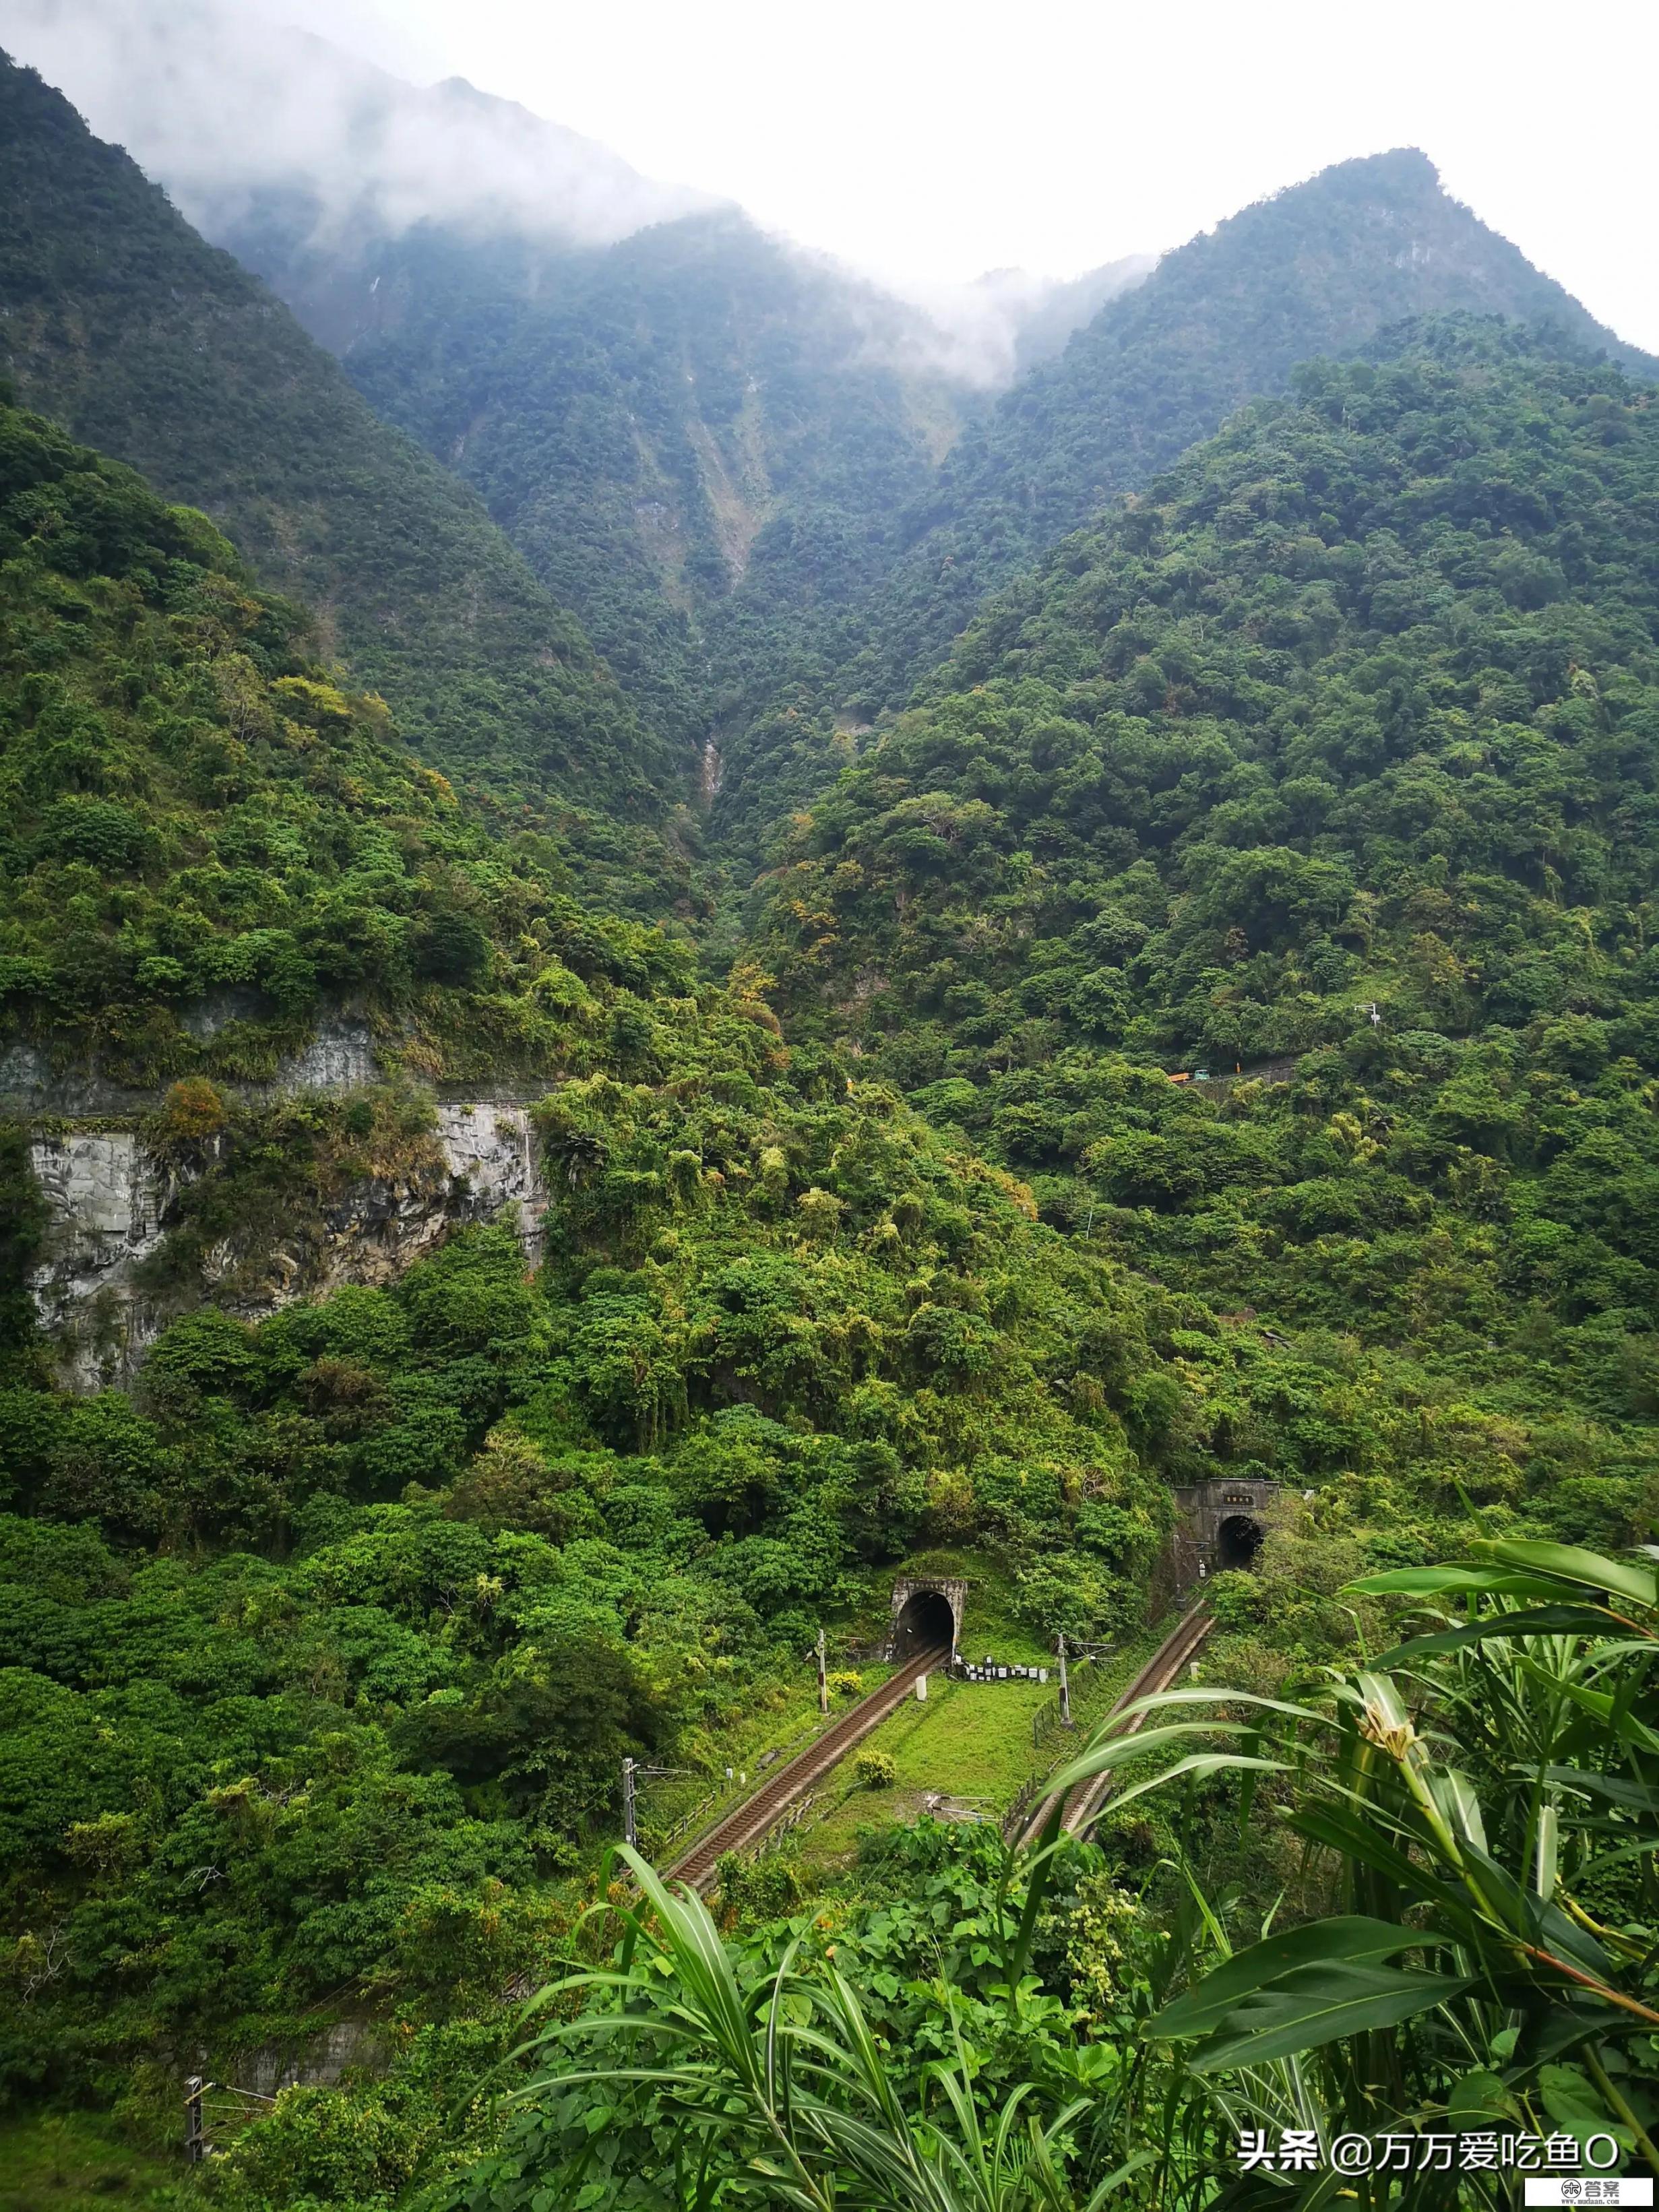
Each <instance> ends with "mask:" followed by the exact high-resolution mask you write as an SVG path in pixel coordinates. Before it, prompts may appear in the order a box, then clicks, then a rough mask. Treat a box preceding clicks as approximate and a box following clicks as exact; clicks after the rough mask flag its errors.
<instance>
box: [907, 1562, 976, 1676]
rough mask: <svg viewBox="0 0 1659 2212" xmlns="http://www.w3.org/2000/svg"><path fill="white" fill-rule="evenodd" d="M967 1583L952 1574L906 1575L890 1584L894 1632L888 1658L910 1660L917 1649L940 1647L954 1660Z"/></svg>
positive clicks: (936, 1648)
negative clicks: (931, 1575)
mask: <svg viewBox="0 0 1659 2212" xmlns="http://www.w3.org/2000/svg"><path fill="white" fill-rule="evenodd" d="M967 1602H968V1585H967V1583H965V1582H958V1581H957V1580H956V1579H955V1577H950V1576H941V1577H938V1578H937V1579H935V1578H933V1577H915V1578H912V1577H908V1576H907V1577H904V1578H903V1579H902V1580H901V1581H899V1582H896V1583H894V1585H893V1632H892V1636H891V1638H890V1642H889V1644H888V1647H887V1656H888V1657H889V1658H890V1659H911V1658H914V1657H915V1655H916V1654H917V1652H919V1651H934V1650H939V1648H940V1647H941V1646H943V1647H944V1648H945V1650H948V1651H949V1652H950V1654H951V1657H952V1658H953V1659H954V1658H955V1656H956V1654H957V1644H958V1643H959V1642H960V1641H961V1638H962V1616H963V1609H964V1607H966V1605H967Z"/></svg>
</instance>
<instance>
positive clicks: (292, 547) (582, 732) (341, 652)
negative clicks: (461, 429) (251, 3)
mask: <svg viewBox="0 0 1659 2212" xmlns="http://www.w3.org/2000/svg"><path fill="white" fill-rule="evenodd" d="M0 123H3V130H0V164H3V167H0V191H3V193H4V197H5V202H6V205H7V207H8V210H9V214H10V216H11V218H12V219H11V221H10V222H9V223H8V226H7V228H6V233H5V237H4V240H3V243H0V303H3V306H4V308H5V349H4V358H3V367H4V368H5V370H6V372H7V373H8V374H9V375H10V376H11V377H12V378H13V380H15V384H16V386H17V388H18V391H19V393H20V396H21V397H22V398H24V399H25V400H27V401H29V402H31V403H33V404H36V405H38V406H40V408H41V409H42V410H43V411H45V412H46V413H48V414H50V415H52V416H53V417H54V418H55V419H57V420H58V421H60V422H63V423H64V427H65V428H67V429H69V430H70V432H71V433H72V434H73V435H77V436H82V437H85V438H87V439H89V440H90V441H92V442H93V443H94V444H95V445H96V446H98V447H100V449H102V450H105V451H107V452H109V453H113V454H115V455H117V456H118V457H119V458H120V459H125V460H127V461H130V462H131V464H132V465H135V466H136V467H137V468H139V469H140V470H141V471H143V473H144V474H145V475H146V476H147V477H149V479H150V480H151V481H152V482H153V483H155V484H156V485H157V486H158V488H160V489H161V490H162V491H163V492H165V493H166V494H167V495H168V496H169V497H172V498H175V499H181V500H185V501H189V502H190V503H191V504H192V505H194V506H197V507H202V508H204V510H205V511H206V512H207V513H210V515H211V516H212V517H213V518H214V520H216V522H217V523H218V524H219V525H220V526H221V527H222V529H224V530H225V531H226V532H227V533H228V535H229V536H230V537H231V538H232V539H233V541H234V543H235V544H236V545H237V547H238V549H239V550H240V552H241V553H242V554H243V555H244V556H245V557H246V559H248V560H249V561H250V562H252V565H253V567H254V568H255V570H256V572H257V573H258V575H259V576H260V578H261V580H263V581H264V583H265V584H266V585H267V586H274V587H276V588H277V589H281V590H286V591H288V592H291V593H293V594H295V596H297V597H300V598H301V599H305V600H306V601H307V603H308V604H309V605H311V606H312V607H313V609H314V610H315V617H316V619H317V620H318V622H319V626H320V629H321V631H322V634H323V641H324V644H325V649H326V650H327V651H328V652H329V653H331V654H335V655H337V656H338V657H340V658H341V659H343V660H344V661H345V662H346V663H347V665H349V669H350V671H351V673H352V676H353V677H354V678H355V679H356V682H358V683H359V684H364V685H368V686H372V687H374V688H375V689H377V690H380V691H381V692H383V693H384V694H385V696H386V698H387V700H388V702H389V703H390V704H391V705H392V708H393V710H394V712H395V713H396V714H397V715H398V719H399V721H400V723H401V724H402V725H403V726H404V729H405V731H406V732H407V733H408V734H409V735H410V738H411V739H412V740H413V741H414V742H416V743H417V744H419V745H420V746H421V747H422V749H423V750H425V751H426V752H427V754H428V757H429V758H430V759H431V760H432V762H433V763H434V764H435V765H436V766H439V767H441V768H443V769H447V770H448V771H449V772H451V773H452V774H453V775H455V776H456V777H457V778H459V779H462V780H465V781H471V782H473V783H475V784H477V786H478V787H480V788H481V789H484V790H488V791H489V792H491V793H493V794H494V795H495V797H496V798H497V799H500V800H501V801H503V802H506V803H509V804H512V803H518V804H524V803H528V804H529V805H532V807H533V808H536V809H542V808H544V806H545V804H546V801H547V799H548V798H549V796H550V795H554V796H556V797H562V799H564V800H565V801H566V802H567V805H568V802H569V801H570V800H571V799H573V798H574V799H580V802H581V803H582V804H583V805H587V806H592V807H595V808H599V809H604V808H609V809H611V811H615V812H616V813H617V814H620V815H623V816H627V815H633V816H635V817H641V816H648V815H650V814H652V813H653V812H658V811H660V809H661V806H662V804H663V798H662V794H663V791H664V789H665V787H667V788H669V789H672V788H673V787H675V786H676V784H677V783H678V781H681V780H683V777H684V772H685V770H684V763H683V762H682V761H681V760H680V759H679V758H678V756H677V752H676V750H675V748H674V746H673V745H672V744H671V743H669V742H668V741H666V740H665V739H662V738H658V737H655V736H654V735H653V734H651V733H649V732H647V731H646V730H645V728H644V727H643V726H641V724H640V722H639V721H638V720H637V718H636V717H635V714H634V713H633V712H632V710H631V708H629V704H628V702H627V701H626V699H625V698H624V697H623V695H622V693H621V692H620V691H619V690H618V689H617V686H616V684H615V683H614V681H613V680H612V679H611V678H609V676H608V675H607V674H606V673H605V671H604V670H603V668H602V667H601V666H600V665H599V663H598V662H597V660H596V659H595V657H594V655H593V653H592V647H590V646H589V645H588V643H587V641H586V638H585V637H584V635H582V632H581V630H580V627H579V625H578V624H577V623H576V622H575V621H574V618H573V617H571V616H570V615H568V613H566V612H564V611H562V610H561V609H560V608H558V607H557V606H556V605H555V604H554V603H553V602H552V601H551V600H550V599H549V598H548V597H547V596H546V594H545V593H544V592H543V591H542V590H541V588H540V587H539V586H538V585H537V584H536V582H535V581H534V580H533V579H532V576H531V575H530V574H529V572H528V570H527V569H526V567H525V565H524V563H523V561H522V559H521V558H520V556H519V555H517V554H516V553H515V552H514V551H513V550H512V548H511V547H510V546H509V545H508V544H507V542H506V540H505V539H504V538H502V537H501V534H500V532H498V531H496V529H495V526H493V525H492V524H491V523H490V521H489V519H488V517H487V516H486V515H485V513H483V509H482V507H480V506H479V504H478V503H477V501H476V499H475V498H474V496H473V495H471V493H470V492H468V491H466V490H465V489H463V488H462V487H461V486H459V484H458V483H456V481H455V480H454V478H453V477H451V476H450V475H448V474H447V472H446V471H442V470H441V469H439V468H438V467H437V466H436V465H435V464H434V463H433V462H432V461H431V460H430V459H428V457H427V456H426V455H424V454H423V453H421V452H420V450H419V449H418V448H417V447H416V446H415V445H414V444H413V443H412V442H410V441H408V440H406V439H404V437H403V436H401V435H399V434H398V432H396V431H395V430H392V429H390V428H386V426H385V425H383V424H382V423H380V422H379V421H378V420H377V419H376V418H375V417H374V415H373V414H372V413H371V412H370V410H368V407H367V406H366V405H365V404H364V403H363V402H362V399H361V398H359V397H358V395H357V394H356V392H354V391H353V390H352V388H351V386H350V385H349V382H348V380H346V378H345V377H344V376H343V374H342V373H341V371H340V370H339V368H337V365H336V364H335V362H333V361H332V360H331V358H330V357H329V356H327V355H326V354H325V353H324V352H323V351H322V349H320V348H319V347H317V346H316V345H314V344H313V343H312V341H311V340H310V339H308V338H307V337H306V336H305V335H304V333H303V332H302V331H301V330H300V329H299V327H298V325H296V324H295V322H294V320H293V319H292V317H291V316H290V315H289V313H288V311H287V309H286V308H284V307H283V306H282V305H281V304H280V302H278V301H276V300H275V299H274V298H273V297H272V296H271V295H270V294H269V293H267V292H266V291H265V290H264V288H263V287H261V286H260V285H259V284H258V283H256V282H255V280H254V279H253V278H252V277H251V276H248V275H247V274H246V272H245V271H244V270H241V269H240V268H239V267H238V266H237V265H236V264H235V263H234V261H232V260H231V259H230V258H229V257H228V255H225V254H223V253H221V252H216V250H215V249H213V248H211V247H210V246H206V245H205V244H204V242H203V241H202V240H200V239H198V238H197V236H196V235H195V234H194V233H193V232H192V231H191V229H190V228H189V227H188V226H187V225H186V224H185V222H183V220H182V219H181V218H180V217H179V216H178V215H177V214H176V213H175V212H174V211H173V209H172V208H171V207H170V206H169V205H168V204H167V201H166V200H165V198H164V197H163V196H162V195H161V192H160V191H158V190H157V189H156V187H155V186H154V185H151V184H149V183H148V182H147V181H146V180H145V179H144V178H143V176H142V175H141V173H139V171H138V170H137V168H136V167H134V166H133V164H132V163H131V161H129V160H128V159H127V157H126V156H125V155H124V154H122V153H121V152H119V151H118V149H115V148H112V147H108V146H104V145H102V144H100V143H99V142H98V141H97V140H95V139H94V138H93V137H92V136H91V135H90V133H89V132H88V131H87V130H86V128H85V126H84V125H83V124H82V122H81V121H80V119H79V118H78V117H76V114H75V113H74V111H73V110H72V109H71V108H70V106H69V105H68V103H67V102H66V101H65V100H64V99H63V97H62V96H61V94H58V93H56V92H54V91H52V89H51V88H49V87H47V86H46V85H45V84H44V83H43V82H41V81H40V78H39V77H38V76H35V75H34V74H33V72H32V71H29V70H21V69H18V68H16V67H15V66H13V65H12V64H10V63H9V62H8V63H4V64H3V65H0Z"/></svg>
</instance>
